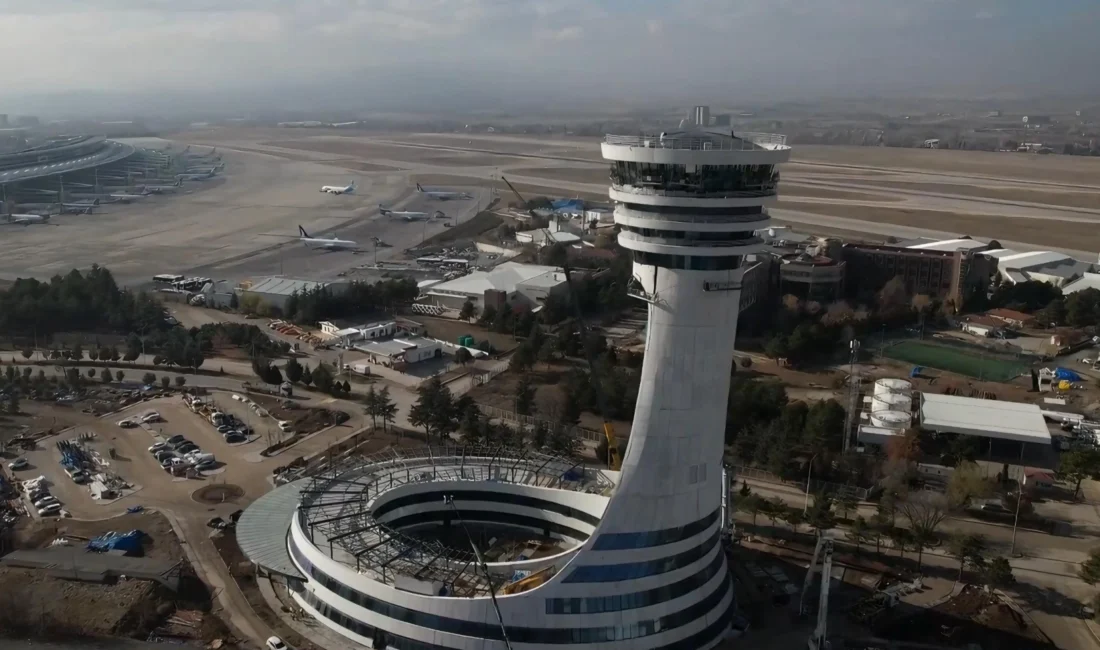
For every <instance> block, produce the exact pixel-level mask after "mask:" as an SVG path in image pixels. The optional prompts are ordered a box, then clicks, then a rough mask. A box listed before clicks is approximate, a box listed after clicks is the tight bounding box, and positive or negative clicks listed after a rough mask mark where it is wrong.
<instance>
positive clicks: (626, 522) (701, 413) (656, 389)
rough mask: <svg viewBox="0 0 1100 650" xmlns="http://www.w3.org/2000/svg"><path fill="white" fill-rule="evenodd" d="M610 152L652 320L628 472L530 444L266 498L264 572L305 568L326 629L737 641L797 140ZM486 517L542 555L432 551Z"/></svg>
mask: <svg viewBox="0 0 1100 650" xmlns="http://www.w3.org/2000/svg"><path fill="white" fill-rule="evenodd" d="M602 150H603V155H604V158H606V159H608V160H610V161H612V172H611V174H612V187H611V190H610V195H611V198H612V199H613V200H615V201H617V202H618V207H617V208H616V210H615V221H616V223H617V224H618V225H620V226H621V227H622V228H623V230H622V232H621V233H620V235H619V240H620V242H621V243H622V245H623V246H625V247H626V248H628V249H629V250H631V251H632V252H633V255H634V267H633V276H634V279H633V284H632V286H631V294H632V295H634V296H635V297H637V298H639V299H641V300H644V301H645V302H646V303H647V305H648V312H649V316H648V325H647V337H646V354H645V361H644V362H643V366H642V372H641V375H642V377H641V386H640V389H639V392H638V402H637V408H636V410H635V412H634V418H633V427H632V430H631V435H630V441H629V446H628V447H627V449H626V454H625V458H623V459H622V460H621V467H619V465H620V463H619V461H618V460H617V459H613V462H612V465H613V469H611V470H592V469H585V468H582V467H578V466H577V465H576V464H575V463H574V462H573V461H570V460H568V459H561V458H557V457H553V456H548V455H546V454H542V453H541V452H531V451H529V450H516V451H502V450H500V449H492V450H481V449H477V448H454V447H449V448H446V449H444V448H435V449H434V450H426V451H423V452H414V451H410V450H405V449H395V450H393V451H389V452H387V453H386V454H379V455H376V456H371V457H369V458H366V459H359V460H356V461H354V462H349V463H347V464H344V465H339V464H337V466H334V467H332V468H330V469H328V470H327V471H326V472H324V473H323V474H318V475H315V476H312V477H310V478H306V479H303V480H299V481H296V482H293V483H290V484H288V485H285V486H283V487H281V488H279V489H277V490H276V491H274V492H272V493H270V494H268V495H265V496H264V497H262V498H261V499H259V500H258V501H256V502H255V503H253V504H252V505H251V506H250V507H249V509H248V510H247V511H246V512H245V513H244V515H243V516H242V517H241V520H240V523H239V524H238V529H237V539H238V540H239V541H240V543H241V547H242V549H243V550H244V552H245V554H246V555H247V556H248V557H249V558H250V559H251V560H253V561H254V562H255V563H256V564H257V565H258V566H260V567H261V568H262V569H263V570H267V571H275V572H279V573H284V574H285V575H287V576H288V580H287V582H288V584H289V586H290V589H291V594H292V597H293V599H294V601H295V602H296V603H297V605H298V606H300V607H301V608H302V609H303V610H304V611H305V613H306V614H307V615H309V616H311V617H313V618H314V619H316V621H317V622H318V623H319V624H321V625H324V626H326V627H328V628H330V629H332V630H334V631H335V632H337V633H339V634H341V635H343V636H345V637H347V638H348V639H350V640H352V641H355V642H357V643H359V644H362V645H364V646H367V647H372V648H394V649H397V650H509V649H514V650H547V649H548V648H557V649H561V650H576V649H581V648H589V649H592V650H597V649H598V650H710V649H711V648H715V647H718V646H719V645H720V644H722V643H723V642H724V641H725V639H726V638H727V636H729V634H728V633H729V632H730V630H731V627H732V625H733V623H734V612H735V610H736V605H737V604H736V601H735V597H734V587H733V578H732V575H731V573H730V571H729V568H728V567H727V564H726V554H725V552H724V549H723V546H722V544H721V539H722V533H723V531H724V530H726V525H727V521H728V517H729V513H728V511H727V510H725V509H724V508H725V506H726V499H725V498H724V495H728V493H729V480H728V477H726V476H725V474H724V471H723V466H722V451H723V439H724V430H725V421H726V407H727V401H728V398H729V383H730V368H731V367H732V364H733V343H734V341H733V333H734V332H735V331H736V325H737V317H738V313H739V298H740V293H741V279H742V274H743V273H744V262H745V259H746V257H747V256H749V255H751V254H754V253H757V252H760V251H761V250H762V248H763V244H762V242H761V241H760V239H758V238H757V237H756V236H755V235H754V234H753V232H754V231H755V230H758V229H763V228H766V227H767V226H768V222H769V216H768V213H767V211H766V209H765V207H764V204H766V203H770V202H772V201H774V200H775V198H776V186H777V183H778V175H777V174H776V171H775V170H776V166H777V165H779V164H780V163H783V162H785V161H787V160H788V159H789V158H790V149H789V148H788V147H787V146H786V141H785V138H784V137H783V136H778V135H770V134H748V133H744V134H734V133H732V132H730V131H729V130H728V128H727V130H726V131H720V130H714V128H708V127H707V126H706V125H705V124H698V125H697V126H695V127H694V128H689V129H687V130H684V131H681V132H677V133H670V134H660V135H652V136H607V138H606V139H605V141H604V143H603V145H602ZM515 273H518V272H515ZM547 273H549V271H548V272H547ZM544 275H545V274H544ZM535 277H538V276H534V275H533V276H530V277H527V278H524V279H517V280H516V281H515V283H514V284H520V283H523V282H529V281H530V280H532V279H533V278H535ZM494 286H496V285H494ZM486 288H487V287H485V286H483V285H472V286H470V287H468V289H469V291H467V292H466V293H465V294H464V295H463V293H462V292H458V291H456V294H458V295H459V296H461V297H463V299H464V298H465V297H466V296H467V295H468V296H471V297H474V296H477V295H478V292H479V291H481V290H483V289H486ZM452 290H453V289H452ZM444 295H445V296H446V295H450V294H444ZM457 297H458V296H456V298H457ZM616 468H619V469H618V471H615V469H616ZM483 524H484V525H491V526H492V527H493V528H492V530H493V533H492V535H493V537H494V539H496V538H499V537H501V536H507V535H514V539H517V540H530V539H532V538H536V539H537V540H538V541H537V543H533V544H532V543H526V544H525V543H522V542H521V543H519V544H518V548H519V551H516V550H514V549H515V548H516V546H509V547H508V548H509V549H512V550H505V551H502V552H499V553H498V552H496V550H492V552H490V551H485V552H484V553H482V552H480V551H478V552H476V557H475V554H474V553H470V552H469V550H468V547H467V548H466V549H465V550H460V549H459V548H457V546H459V545H457V544H456V545H455V546H452V547H447V546H445V545H442V544H441V543H440V542H438V541H430V540H438V539H442V537H440V536H436V535H434V534H432V535H429V533H430V532H431V531H432V530H433V529H436V530H448V529H450V530H453V527H455V526H460V527H463V528H465V527H467V526H470V527H473V526H481V525H483ZM484 530H485V529H484V528H482V529H479V532H482V533H483V534H484ZM506 531H511V533H509V532H506ZM413 532H415V533H416V535H415V536H414V535H411V534H410V533H413ZM465 533H466V534H467V535H469V530H466V531H465ZM446 537H447V538H450V539H454V538H455V537H456V534H455V533H453V532H452V533H449V534H448V535H447V536H446ZM457 537H458V538H459V539H462V540H463V541H465V539H466V537H465V536H463V535H462V534H461V533H459V534H458V535H457ZM484 537H488V535H487V534H484ZM484 537H483V538H484ZM471 539H472V536H471Z"/></svg>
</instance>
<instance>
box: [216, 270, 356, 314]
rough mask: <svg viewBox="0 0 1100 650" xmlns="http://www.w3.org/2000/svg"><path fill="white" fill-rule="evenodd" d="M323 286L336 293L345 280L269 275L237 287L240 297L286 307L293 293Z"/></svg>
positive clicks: (279, 307) (346, 286)
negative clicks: (329, 280)
mask: <svg viewBox="0 0 1100 650" xmlns="http://www.w3.org/2000/svg"><path fill="white" fill-rule="evenodd" d="M321 288H325V289H328V290H329V291H331V292H332V293H333V294H335V295H338V294H341V293H343V292H344V291H346V290H347V288H348V284H347V283H346V282H321V281H318V280H297V279H294V278H283V277H269V278H260V279H259V280H255V281H248V282H244V283H242V284H241V285H240V286H238V287H237V294H238V295H239V296H240V297H241V299H242V300H243V299H245V298H247V297H250V296H255V297H256V298H259V299H260V300H262V301H264V302H265V303H267V304H268V305H270V306H272V307H276V308H278V309H280V310H281V309H285V308H286V301H287V300H289V299H290V297H291V296H292V295H294V294H299V295H300V294H303V293H306V292H308V291H316V290H317V289H321Z"/></svg>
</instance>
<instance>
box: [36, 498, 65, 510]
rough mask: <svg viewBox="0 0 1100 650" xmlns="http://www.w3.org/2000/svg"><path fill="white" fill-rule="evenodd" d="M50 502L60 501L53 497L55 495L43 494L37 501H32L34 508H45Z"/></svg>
mask: <svg viewBox="0 0 1100 650" xmlns="http://www.w3.org/2000/svg"><path fill="white" fill-rule="evenodd" d="M51 503H61V502H60V501H58V500H57V497H55V496H45V497H42V498H41V499H39V500H38V501H35V502H34V507H35V508H45V507H46V506H48V505H50V504H51Z"/></svg>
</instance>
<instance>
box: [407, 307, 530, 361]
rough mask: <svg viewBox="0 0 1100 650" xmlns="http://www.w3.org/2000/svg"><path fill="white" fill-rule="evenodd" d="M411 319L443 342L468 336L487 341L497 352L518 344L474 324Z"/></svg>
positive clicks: (418, 315) (448, 320)
mask: <svg viewBox="0 0 1100 650" xmlns="http://www.w3.org/2000/svg"><path fill="white" fill-rule="evenodd" d="M413 318H415V319H416V322H418V323H421V324H423V325H424V327H425V328H427V330H428V334H429V335H430V336H432V337H433V338H437V339H441V340H443V341H458V337H460V336H465V335H467V334H469V335H470V336H472V337H474V338H475V339H476V340H478V341H484V340H485V339H489V342H490V343H492V344H493V347H494V348H496V349H497V351H498V352H508V351H511V350H512V349H513V348H515V347H516V346H518V345H519V342H518V341H516V340H515V339H513V338H512V335H511V333H508V334H500V333H497V332H490V331H489V330H487V329H485V328H484V327H481V326H480V325H477V324H476V323H467V322H465V321H461V320H452V319H450V318H432V317H430V316H424V315H421V314H417V315H415V316H414V317H413Z"/></svg>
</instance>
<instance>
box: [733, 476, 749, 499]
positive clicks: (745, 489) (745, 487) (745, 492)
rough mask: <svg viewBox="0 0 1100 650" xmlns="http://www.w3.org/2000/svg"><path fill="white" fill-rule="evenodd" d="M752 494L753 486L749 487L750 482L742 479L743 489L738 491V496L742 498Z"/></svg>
mask: <svg viewBox="0 0 1100 650" xmlns="http://www.w3.org/2000/svg"><path fill="white" fill-rule="evenodd" d="M751 495H752V488H750V487H749V482H748V481H746V480H744V479H742V480H741V489H740V490H738V491H737V496H739V497H741V498H742V499H747V498H749V496H751Z"/></svg>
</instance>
